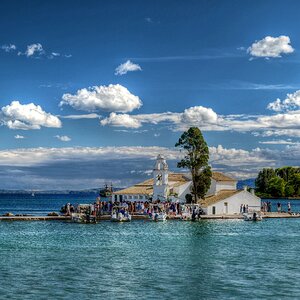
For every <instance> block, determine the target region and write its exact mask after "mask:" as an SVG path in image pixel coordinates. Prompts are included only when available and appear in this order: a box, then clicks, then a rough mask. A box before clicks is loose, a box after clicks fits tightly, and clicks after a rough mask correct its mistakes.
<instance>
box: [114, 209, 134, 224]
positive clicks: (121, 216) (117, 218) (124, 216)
mask: <svg viewBox="0 0 300 300" xmlns="http://www.w3.org/2000/svg"><path fill="white" fill-rule="evenodd" d="M110 220H111V221H112V222H130V221H131V215H130V214H129V212H128V209H126V208H124V207H123V206H115V207H114V208H113V210H112V214H111V218H110Z"/></svg>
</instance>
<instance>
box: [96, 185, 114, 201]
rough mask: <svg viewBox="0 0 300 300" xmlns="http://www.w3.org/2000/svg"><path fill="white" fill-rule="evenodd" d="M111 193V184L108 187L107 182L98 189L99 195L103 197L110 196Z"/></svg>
mask: <svg viewBox="0 0 300 300" xmlns="http://www.w3.org/2000/svg"><path fill="white" fill-rule="evenodd" d="M112 193H113V186H112V185H111V186H110V187H109V186H108V185H107V184H106V185H105V186H104V188H103V189H101V190H100V191H99V195H100V197H105V198H108V197H110V196H111V195H112Z"/></svg>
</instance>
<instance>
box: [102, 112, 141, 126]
mask: <svg viewBox="0 0 300 300" xmlns="http://www.w3.org/2000/svg"><path fill="white" fill-rule="evenodd" d="M100 124H101V125H102V126H105V125H110V126H114V127H126V128H139V127H141V126H142V123H141V122H140V121H139V120H137V119H135V118H134V116H130V115H128V114H116V113H111V114H110V115H109V117H107V118H105V119H103V120H101V121H100Z"/></svg>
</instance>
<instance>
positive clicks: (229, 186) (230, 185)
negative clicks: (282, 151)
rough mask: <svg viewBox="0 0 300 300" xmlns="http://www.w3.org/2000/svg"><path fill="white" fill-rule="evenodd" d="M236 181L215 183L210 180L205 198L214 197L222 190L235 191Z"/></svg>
mask: <svg viewBox="0 0 300 300" xmlns="http://www.w3.org/2000/svg"><path fill="white" fill-rule="evenodd" d="M236 185H237V182H236V181H216V180H215V179H213V178H212V179H211V185H210V188H209V190H208V191H207V193H206V196H210V195H215V194H216V193H217V192H219V191H222V190H236Z"/></svg>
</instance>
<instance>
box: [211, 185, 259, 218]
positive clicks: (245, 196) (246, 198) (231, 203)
mask: <svg viewBox="0 0 300 300" xmlns="http://www.w3.org/2000/svg"><path fill="white" fill-rule="evenodd" d="M225 202H227V203H228V212H227V213H228V214H229V215H233V214H239V213H240V207H241V204H243V205H244V204H245V205H248V206H249V211H250V210H255V211H260V209H261V199H260V198H258V197H256V196H254V195H252V194H251V193H249V192H247V191H241V192H240V193H238V194H235V195H233V196H231V197H229V198H227V199H224V200H221V201H219V202H217V203H215V204H213V205H209V206H208V207H207V214H208V215H212V210H213V209H212V208H213V206H215V208H216V215H221V214H225V205H224V203H225Z"/></svg>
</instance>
